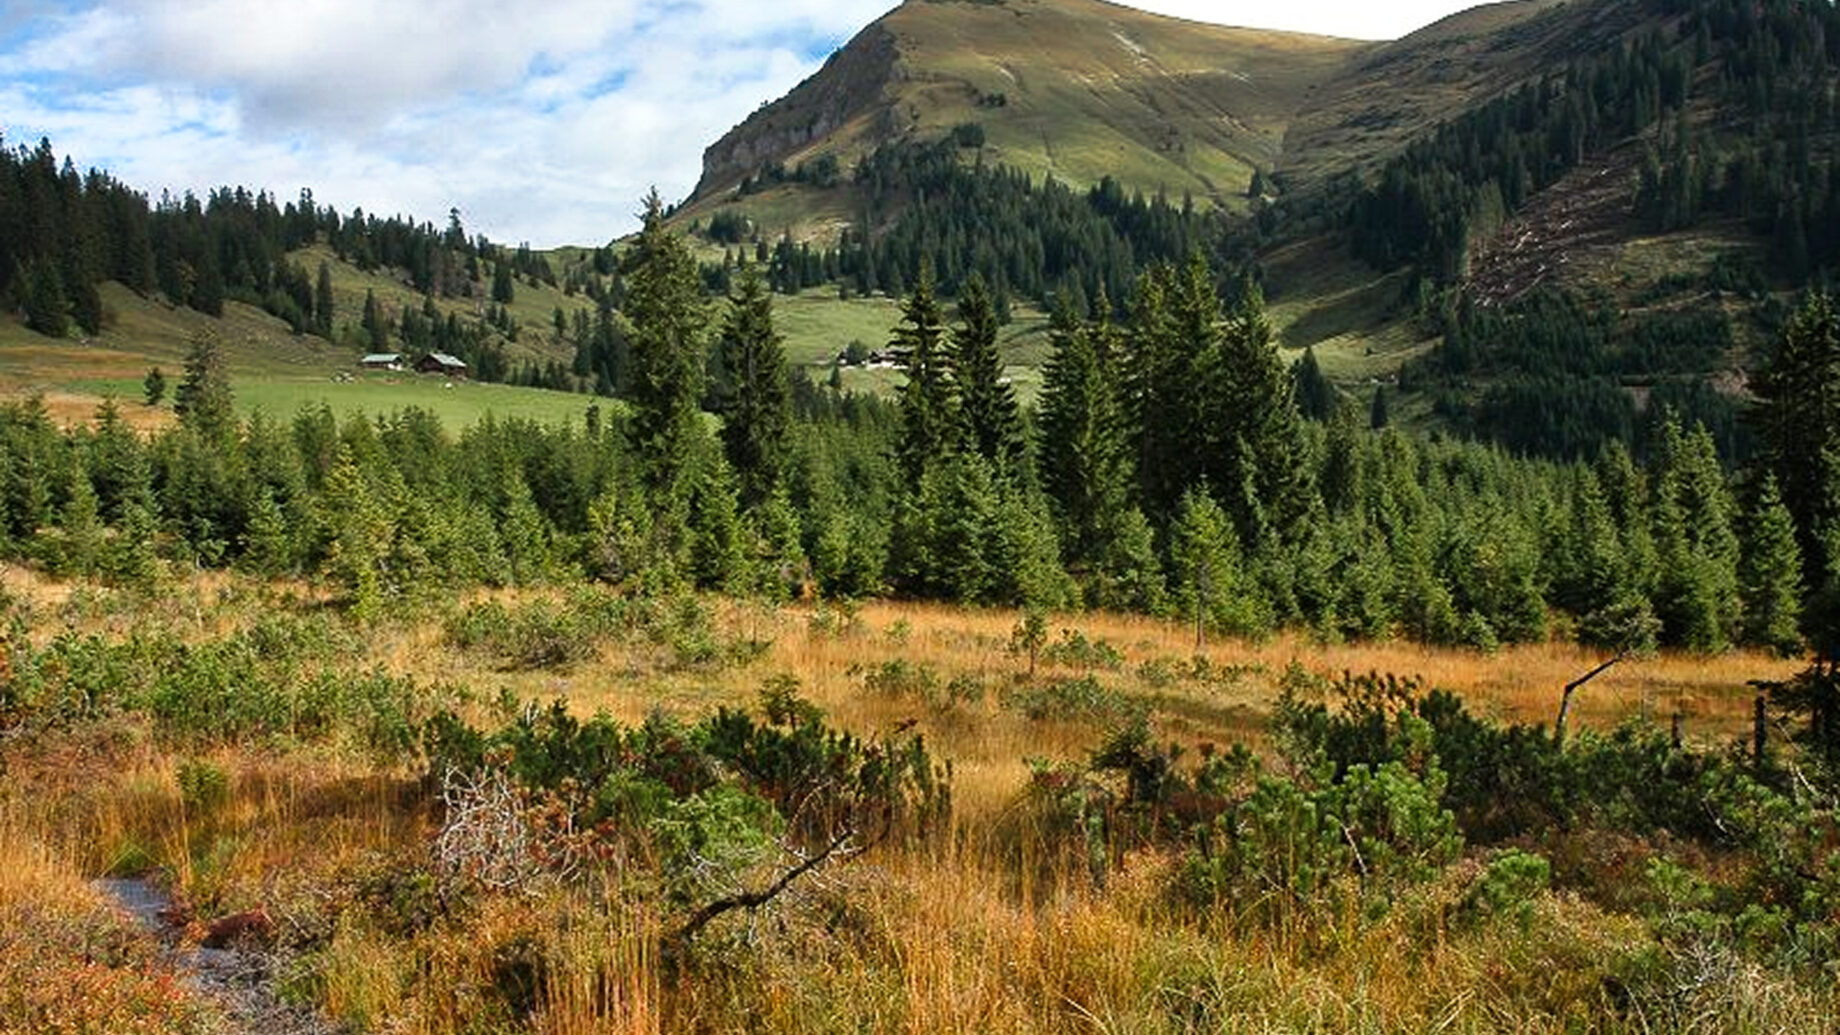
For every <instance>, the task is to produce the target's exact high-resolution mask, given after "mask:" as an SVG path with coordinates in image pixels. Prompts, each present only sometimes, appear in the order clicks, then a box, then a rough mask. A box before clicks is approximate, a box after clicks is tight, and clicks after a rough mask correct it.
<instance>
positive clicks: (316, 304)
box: [313, 261, 332, 340]
mask: <svg viewBox="0 0 1840 1035" xmlns="http://www.w3.org/2000/svg"><path fill="white" fill-rule="evenodd" d="M313 333H315V334H317V335H319V336H320V337H322V338H326V339H328V340H330V339H331V338H332V268H331V267H329V266H327V265H326V263H325V262H323V261H322V262H321V263H320V264H319V277H318V278H317V279H316V280H315V282H314V285H313Z"/></svg>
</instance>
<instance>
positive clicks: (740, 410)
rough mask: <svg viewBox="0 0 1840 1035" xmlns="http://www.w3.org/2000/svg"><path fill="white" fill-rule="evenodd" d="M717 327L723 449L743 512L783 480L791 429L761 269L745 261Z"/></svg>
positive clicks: (781, 357) (782, 363)
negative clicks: (722, 374) (724, 377)
mask: <svg viewBox="0 0 1840 1035" xmlns="http://www.w3.org/2000/svg"><path fill="white" fill-rule="evenodd" d="M734 285H735V286H734V294H733V296H732V297H730V298H729V311H728V316H727V318H726V319H725V320H724V321H723V324H722V337H721V358H722V367H723V369H724V370H726V371H727V373H728V381H729V389H728V391H727V392H726V393H724V398H723V399H722V401H721V403H722V410H721V412H722V418H723V424H722V449H723V452H724V453H725V454H726V455H727V457H728V462H729V465H730V466H732V467H733V468H734V471H735V477H736V480H737V481H738V482H739V483H740V489H741V502H742V505H743V506H745V507H748V508H750V509H751V508H753V507H756V506H759V505H760V504H762V503H764V502H765V501H766V500H767V499H768V497H770V496H771V495H772V494H773V492H774V490H775V489H776V488H777V487H778V486H779V484H780V480H781V478H782V477H783V475H784V468H785V464H786V454H787V449H788V445H787V439H788V435H789V433H790V430H791V425H792V403H791V389H790V386H789V383H788V381H787V377H786V355H785V350H784V348H783V346H782V338H781V337H780V334H779V332H778V331H776V330H774V327H773V295H772V294H771V293H770V292H769V291H767V288H766V282H765V280H764V279H763V278H762V277H761V273H760V268H759V267H758V266H755V265H754V264H753V263H751V262H746V261H744V262H743V263H742V264H741V269H740V271H739V273H738V275H737V276H736V278H735V282H734Z"/></svg>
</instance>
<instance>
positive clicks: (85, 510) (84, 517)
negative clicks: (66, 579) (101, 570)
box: [47, 453, 103, 575]
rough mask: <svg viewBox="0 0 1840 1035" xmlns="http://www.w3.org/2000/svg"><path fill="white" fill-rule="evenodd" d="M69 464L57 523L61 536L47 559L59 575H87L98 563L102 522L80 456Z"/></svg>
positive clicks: (83, 461)
mask: <svg viewBox="0 0 1840 1035" xmlns="http://www.w3.org/2000/svg"><path fill="white" fill-rule="evenodd" d="M73 461H74V463H73V465H72V470H71V472H70V498H69V499H68V500H67V501H66V502H65V503H64V510H63V514H62V515H61V520H60V522H59V524H60V526H61V531H62V533H63V534H62V536H60V537H59V539H58V540H57V542H56V553H55V555H54V556H52V557H49V558H47V560H49V561H50V563H51V567H52V569H53V570H54V571H56V572H57V573H58V574H60V575H88V574H91V573H93V572H95V571H96V569H97V567H98V566H99V565H100V562H101V561H102V549H103V534H102V521H101V515H100V512H99V510H98V509H97V505H96V489H95V486H93V485H92V484H90V480H89V466H88V464H87V463H86V462H85V460H84V458H83V457H82V455H81V453H78V454H77V455H76V456H75V457H73Z"/></svg>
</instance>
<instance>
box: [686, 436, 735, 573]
mask: <svg viewBox="0 0 1840 1035" xmlns="http://www.w3.org/2000/svg"><path fill="white" fill-rule="evenodd" d="M701 466H702V468H703V471H702V476H701V477H700V478H698V479H697V481H696V483H695V485H694V486H693V487H692V488H691V492H690V573H691V576H692V577H693V578H694V579H695V580H696V584H697V586H698V588H701V589H708V590H718V591H721V592H724V593H730V594H733V593H739V592H741V591H742V590H743V589H745V588H746V586H747V582H748V578H747V576H748V543H747V537H746V535H745V529H744V528H743V526H742V524H741V517H740V513H739V507H738V500H737V498H736V489H735V478H734V474H733V472H732V471H731V470H730V469H729V466H728V464H727V463H726V462H725V461H723V460H722V459H721V458H719V457H711V458H710V459H709V460H708V461H706V462H705V463H703V464H702V465H701Z"/></svg>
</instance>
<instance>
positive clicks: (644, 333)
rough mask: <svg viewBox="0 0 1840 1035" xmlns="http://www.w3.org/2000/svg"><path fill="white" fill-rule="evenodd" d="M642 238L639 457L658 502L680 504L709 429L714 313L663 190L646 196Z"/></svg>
mask: <svg viewBox="0 0 1840 1035" xmlns="http://www.w3.org/2000/svg"><path fill="white" fill-rule="evenodd" d="M642 220H643V224H642V226H641V229H640V231H639V236H638V239H637V240H636V241H635V242H634V244H633V247H632V249H631V250H630V251H629V252H628V253H627V255H626V261H625V263H624V264H623V273H624V275H625V278H626V305H625V309H624V312H625V315H626V318H627V319H628V320H629V321H630V322H631V324H632V335H631V339H630V341H629V343H628V344H629V347H630V353H629V362H630V367H631V369H630V371H629V373H630V385H631V389H630V396H631V402H632V410H633V412H632V418H631V420H630V421H629V423H628V428H629V434H630V437H631V445H632V451H633V456H634V459H635V460H636V461H637V462H638V466H639V471H640V476H641V477H642V478H643V479H644V480H645V482H646V487H647V488H648V489H650V490H651V491H652V492H653V493H654V494H655V495H656V496H657V499H656V500H655V503H656V504H659V505H668V506H671V507H676V506H680V505H681V504H682V503H683V502H684V501H685V500H686V499H687V495H688V490H689V485H690V479H691V478H692V477H693V474H694V472H692V471H691V470H690V468H691V461H692V459H693V456H694V452H695V448H694V447H695V443H696V441H697V437H698V435H699V433H700V432H701V430H702V421H701V418H700V416H699V412H698V409H697V400H699V399H700V398H702V394H703V334H704V330H705V328H706V326H707V318H706V316H705V313H704V308H703V293H702V281H701V278H700V277H699V275H698V273H697V268H696V259H695V257H694V256H692V255H691V254H690V249H689V247H688V246H687V245H685V244H684V241H683V239H682V238H680V237H678V236H677V235H676V234H674V233H672V232H671V231H670V230H669V229H667V228H666V227H665V225H664V202H663V201H661V200H660V199H659V197H658V192H657V191H656V190H654V191H652V192H651V194H649V195H648V196H647V197H646V199H645V210H644V212H643V214H642Z"/></svg>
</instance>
